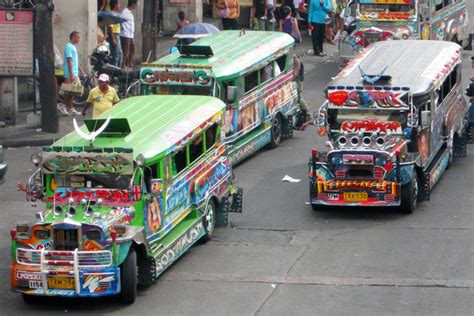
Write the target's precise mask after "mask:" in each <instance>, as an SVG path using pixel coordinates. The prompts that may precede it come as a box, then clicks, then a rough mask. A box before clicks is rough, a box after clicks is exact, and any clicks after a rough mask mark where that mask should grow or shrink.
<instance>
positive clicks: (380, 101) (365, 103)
mask: <svg viewBox="0 0 474 316" xmlns="http://www.w3.org/2000/svg"><path fill="white" fill-rule="evenodd" d="M406 94H407V92H406V91H380V90H356V91H348V90H329V92H328V100H329V101H330V105H329V107H351V108H381V109H390V108H392V109H398V108H407V107H408V105H407V104H406V103H405V102H403V101H402V100H401V98H402V97H403V96H404V95H406Z"/></svg>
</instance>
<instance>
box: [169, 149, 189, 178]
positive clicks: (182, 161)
mask: <svg viewBox="0 0 474 316" xmlns="http://www.w3.org/2000/svg"><path fill="white" fill-rule="evenodd" d="M185 168H186V151H185V150H184V148H183V149H180V150H179V151H177V152H176V153H175V154H174V155H173V158H172V159H171V176H173V177H174V176H176V175H177V174H179V173H180V172H181V171H183V170H184V169H185Z"/></svg>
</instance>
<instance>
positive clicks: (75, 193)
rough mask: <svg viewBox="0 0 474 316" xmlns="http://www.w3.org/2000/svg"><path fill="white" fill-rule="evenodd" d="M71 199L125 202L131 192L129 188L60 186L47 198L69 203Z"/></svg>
mask: <svg viewBox="0 0 474 316" xmlns="http://www.w3.org/2000/svg"><path fill="white" fill-rule="evenodd" d="M69 199H73V200H74V202H75V203H80V201H81V200H86V201H89V200H91V201H97V200H98V199H102V200H103V202H104V204H125V203H129V202H130V201H129V200H130V192H129V191H127V190H107V189H97V190H87V189H82V188H77V189H76V188H58V189H57V190H56V191H55V192H54V196H51V197H47V198H46V202H56V203H69Z"/></svg>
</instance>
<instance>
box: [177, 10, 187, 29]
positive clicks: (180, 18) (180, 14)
mask: <svg viewBox="0 0 474 316" xmlns="http://www.w3.org/2000/svg"><path fill="white" fill-rule="evenodd" d="M188 24H189V20H187V19H186V15H185V13H184V11H179V12H178V21H176V31H179V30H180V29H182V28H183V27H185V26H186V25H188Z"/></svg>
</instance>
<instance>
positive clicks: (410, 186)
mask: <svg viewBox="0 0 474 316" xmlns="http://www.w3.org/2000/svg"><path fill="white" fill-rule="evenodd" d="M419 192H420V190H419V187H418V177H417V176H416V174H415V175H414V176H413V179H411V181H410V183H407V184H406V185H404V186H402V192H401V193H402V195H401V199H402V201H401V204H400V211H401V212H402V213H404V214H412V213H413V212H414V211H415V209H416V205H417V204H418V195H419Z"/></svg>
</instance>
